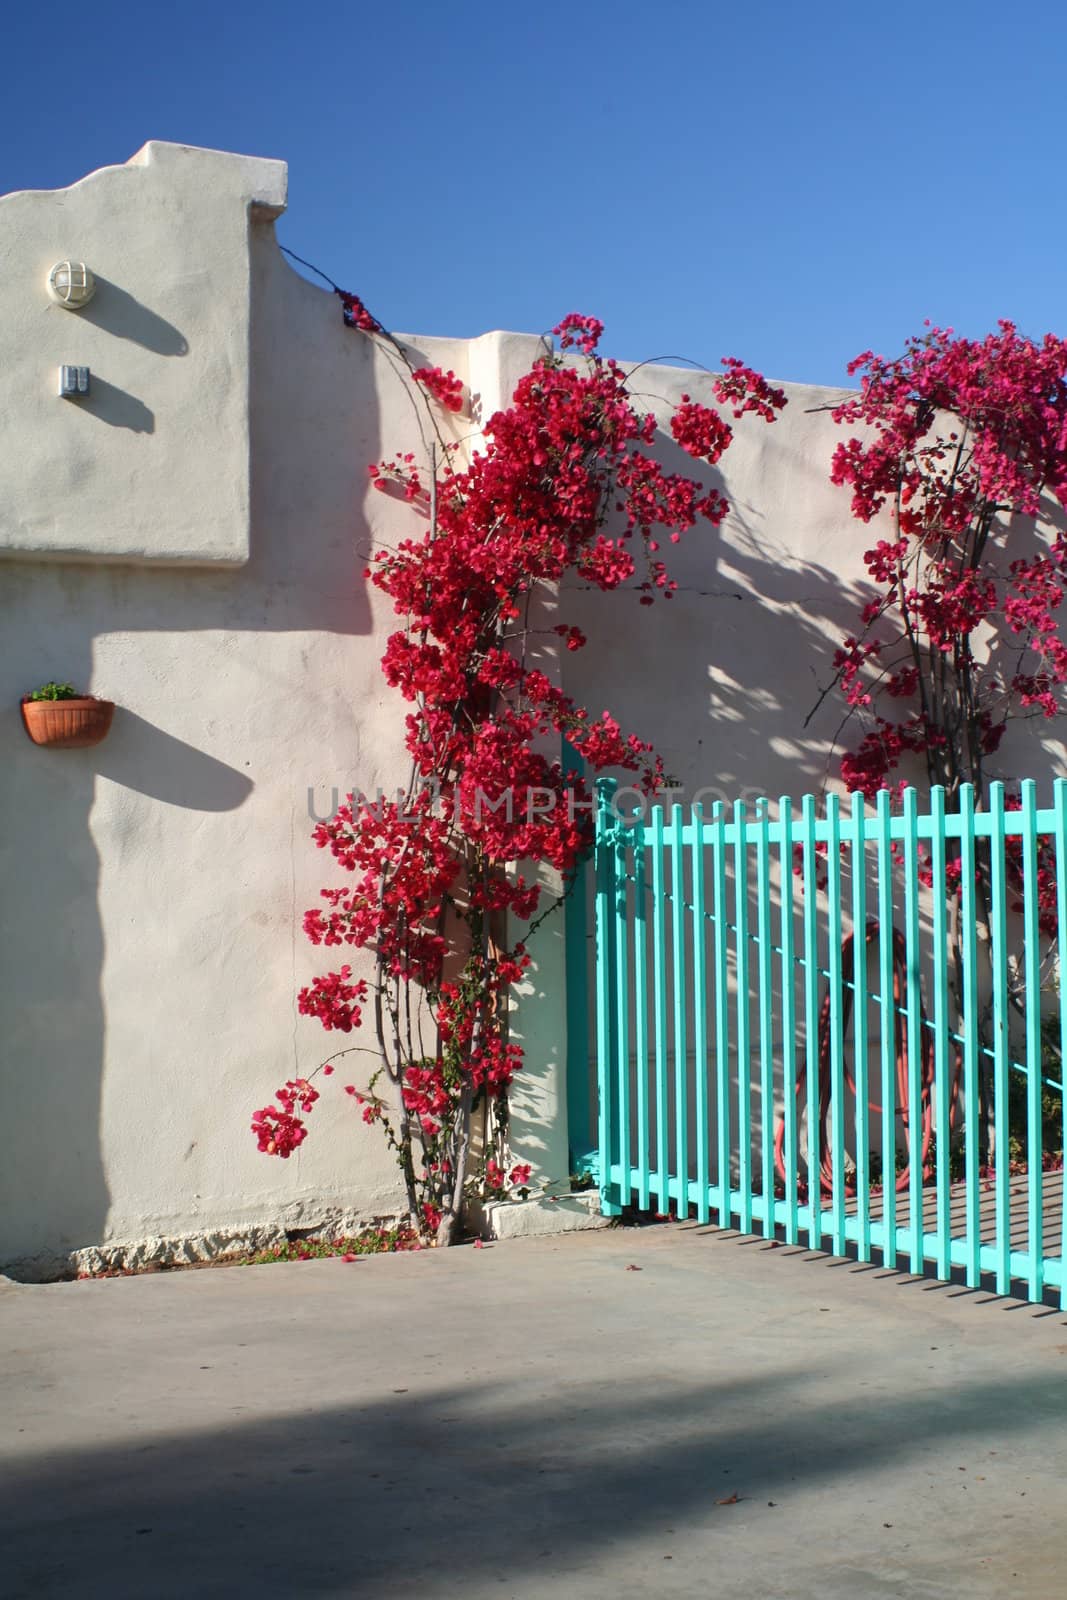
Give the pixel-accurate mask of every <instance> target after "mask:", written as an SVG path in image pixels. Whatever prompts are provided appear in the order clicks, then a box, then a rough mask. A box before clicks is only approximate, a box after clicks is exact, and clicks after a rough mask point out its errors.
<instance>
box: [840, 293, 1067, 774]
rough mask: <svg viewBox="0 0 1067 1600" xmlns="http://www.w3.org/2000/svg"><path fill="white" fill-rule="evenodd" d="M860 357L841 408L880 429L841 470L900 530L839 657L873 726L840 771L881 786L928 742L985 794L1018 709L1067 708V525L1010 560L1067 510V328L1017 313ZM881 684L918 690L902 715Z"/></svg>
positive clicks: (880, 549)
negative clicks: (1048, 501) (961, 333)
mask: <svg viewBox="0 0 1067 1600" xmlns="http://www.w3.org/2000/svg"><path fill="white" fill-rule="evenodd" d="M849 370H850V372H853V373H859V374H860V376H861V387H860V391H859V394H858V395H856V396H855V397H854V398H850V399H848V400H847V401H845V402H844V404H842V405H841V406H839V407H838V408H837V410H836V411H835V412H834V417H835V420H836V421H838V422H840V423H845V424H849V423H859V424H862V425H863V426H864V427H865V429H866V430H867V432H866V437H865V438H863V439H861V438H859V437H852V438H849V439H847V440H846V441H844V442H842V443H841V444H839V445H838V447H837V449H836V451H835V453H834V458H833V463H832V467H831V478H832V481H833V482H834V483H838V484H842V485H845V486H848V487H850V488H851V490H852V509H853V514H854V515H855V516H856V517H857V518H859V519H860V521H862V522H870V521H871V520H872V519H873V518H874V517H875V516H877V515H878V514H879V513H880V512H883V511H885V512H887V514H888V515H890V516H892V517H893V518H894V519H895V521H896V527H897V533H896V537H890V538H882V539H879V540H878V541H877V543H876V544H875V545H874V546H873V547H872V548H871V549H869V550H868V551H867V552H866V555H865V558H864V559H865V563H866V567H867V571H868V573H869V574H870V577H871V579H872V581H873V582H874V583H875V585H877V587H878V590H879V593H878V596H877V598H875V599H874V600H872V601H870V602H869V603H868V604H867V605H866V606H865V608H864V612H863V622H864V627H865V632H864V634H863V635H862V636H861V637H859V638H857V637H855V636H851V637H849V638H848V639H846V640H845V642H844V646H843V648H842V649H841V650H839V651H838V653H837V655H836V657H835V660H834V665H835V669H836V671H837V674H838V681H839V682H840V684H841V686H842V688H843V689H844V691H845V695H846V698H847V700H848V703H849V705H850V706H851V707H852V708H854V709H856V710H858V711H859V712H860V714H861V717H862V719H863V721H864V723H865V724H866V731H865V732H864V734H863V736H862V738H861V739H860V740H859V742H858V744H857V745H856V746H855V748H854V749H853V750H851V751H849V752H848V753H847V754H846V755H845V757H844V758H843V760H842V763H841V775H842V777H843V778H844V780H845V782H846V784H847V785H848V786H849V788H852V789H859V790H862V792H863V793H864V794H865V795H867V796H868V798H871V799H873V797H874V795H875V794H876V792H877V791H878V790H879V789H880V788H884V787H886V786H888V785H889V784H890V782H891V780H892V778H893V776H894V774H895V773H896V771H897V769H898V766H899V764H900V763H901V761H902V760H904V759H905V758H907V757H910V756H916V755H918V756H921V757H923V758H924V760H925V764H926V768H927V775H928V777H929V778H930V780H931V781H932V782H937V783H943V784H945V785H946V786H947V788H948V789H949V792H950V793H954V792H955V789H956V788H957V787H958V785H959V783H960V782H963V781H973V782H976V783H977V784H978V788H979V792H980V793H981V791H982V786H983V782H984V777H983V770H982V761H983V759H984V758H985V757H987V756H990V755H992V754H993V753H994V752H995V751H996V749H997V747H998V745H999V744H1000V741H1001V738H1002V737H1003V734H1004V730H1005V727H1006V725H1007V723H1008V721H1009V720H1010V719H1011V718H1012V717H1014V716H1018V715H1020V714H1027V713H1028V714H1031V715H1033V714H1040V715H1041V716H1044V717H1052V716H1055V715H1056V714H1057V712H1058V711H1059V709H1060V707H1061V691H1062V686H1063V685H1064V684H1067V645H1065V644H1064V642H1063V641H1062V640H1061V638H1060V636H1059V628H1058V613H1059V610H1060V608H1061V606H1062V603H1063V600H1064V594H1065V587H1064V564H1065V562H1067V536H1065V535H1064V534H1063V533H1062V532H1056V531H1053V532H1051V533H1048V534H1047V535H1046V536H1044V537H1042V538H1039V539H1037V540H1036V541H1034V544H1035V545H1036V548H1033V547H1032V548H1031V549H1029V550H1028V551H1027V552H1026V553H1024V554H1021V555H1019V556H1018V557H1016V558H1015V559H1012V560H1010V561H1009V560H1006V559H1005V556H1006V553H1007V551H1008V548H1009V546H1010V545H1015V546H1016V547H1017V546H1018V543H1019V540H1020V537H1021V536H1022V531H1023V530H1022V527H1021V520H1026V519H1029V520H1030V521H1031V522H1032V521H1033V519H1035V518H1037V517H1038V516H1039V515H1040V514H1041V513H1042V508H1043V496H1051V497H1053V498H1054V499H1055V500H1057V501H1058V502H1059V503H1060V505H1061V506H1067V341H1064V340H1060V339H1055V338H1053V337H1052V335H1048V336H1047V337H1046V338H1045V339H1044V340H1043V341H1042V342H1041V343H1040V344H1037V343H1035V342H1033V341H1032V340H1029V339H1025V338H1022V337H1021V336H1020V335H1019V334H1018V333H1017V331H1016V329H1015V328H1014V326H1013V325H1012V324H1011V323H1010V322H1002V323H1000V325H999V331H998V332H997V333H995V334H991V335H990V336H989V337H988V338H986V339H984V340H982V341H973V340H969V339H959V338H956V337H954V336H953V334H952V331H951V329H939V328H931V329H930V330H929V332H928V333H927V334H926V335H925V336H924V337H922V338H921V339H913V340H911V341H910V342H909V344H908V346H907V348H906V350H905V353H904V355H903V356H902V357H900V358H899V359H898V360H895V361H888V360H886V359H885V358H884V357H882V356H876V355H873V354H872V353H871V352H870V351H867V352H865V353H864V354H863V355H861V356H859V357H857V359H856V360H855V361H854V362H852V364H851V366H850V368H849ZM875 628H877V636H874V635H873V634H872V633H871V632H870V630H872V629H875ZM874 658H877V662H875V659H874ZM1009 661H1010V662H1011V663H1012V665H1011V666H1006V665H1004V664H1005V663H1007V662H1009ZM875 665H876V666H877V672H876V673H874V674H873V675H872V673H871V672H870V671H869V670H868V669H869V667H871V666H875ZM883 696H884V697H886V698H887V699H888V700H892V701H895V702H902V701H903V702H907V701H909V700H910V701H918V704H917V705H916V706H915V708H914V709H913V710H911V711H909V712H908V713H907V714H906V716H905V717H904V718H903V720H901V721H898V720H896V719H895V718H893V717H890V716H888V715H886V714H885V712H884V711H883V710H882V709H881V704H882V697H883Z"/></svg>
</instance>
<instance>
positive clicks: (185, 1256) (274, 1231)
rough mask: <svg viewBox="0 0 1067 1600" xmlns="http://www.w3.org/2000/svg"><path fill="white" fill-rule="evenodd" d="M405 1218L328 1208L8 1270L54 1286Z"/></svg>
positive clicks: (110, 1246) (120, 1244)
mask: <svg viewBox="0 0 1067 1600" xmlns="http://www.w3.org/2000/svg"><path fill="white" fill-rule="evenodd" d="M408 1220H409V1219H408V1218H407V1217H406V1216H368V1215H367V1214H366V1213H365V1212H360V1211H353V1210H331V1209H325V1210H323V1211H322V1212H321V1213H319V1214H318V1216H317V1217H316V1219H315V1220H314V1221H312V1220H311V1219H310V1218H309V1217H304V1218H301V1220H300V1222H299V1225H294V1222H293V1219H292V1218H289V1219H288V1220H286V1219H285V1218H280V1219H279V1220H278V1221H276V1222H271V1223H260V1224H255V1225H248V1224H245V1225H243V1226H240V1227H233V1228H214V1229H211V1230H209V1231H207V1232H204V1233H189V1234H183V1235H180V1236H174V1235H172V1236H162V1235H151V1234H150V1235H147V1236H146V1237H144V1238H141V1239H126V1240H120V1241H117V1242H109V1243H107V1244H96V1245H87V1246H85V1247H84V1248H83V1249H80V1250H71V1251H69V1252H68V1253H67V1254H65V1255H63V1254H49V1255H46V1254H41V1255H37V1256H31V1257H27V1258H25V1259H24V1260H20V1261H12V1262H9V1263H7V1264H6V1265H5V1266H4V1268H3V1271H4V1273H5V1274H6V1275H7V1276H8V1277H9V1278H11V1279H13V1280H14V1281H15V1282H17V1283H18V1282H21V1283H54V1282H55V1281H56V1280H57V1279H64V1278H77V1277H80V1276H82V1275H83V1274H86V1273H89V1274H92V1273H99V1272H109V1271H110V1272H114V1271H127V1272H138V1271H143V1270H144V1269H145V1268H147V1267H181V1266H195V1265H196V1264H197V1263H198V1262H205V1261H215V1260H217V1259H218V1258H219V1257H220V1256H228V1255H251V1254H254V1253H256V1252H258V1251H260V1250H269V1249H270V1248H271V1247H272V1246H273V1245H279V1244H285V1243H286V1242H287V1241H288V1240H292V1239H304V1238H326V1239H337V1238H341V1237H349V1236H351V1235H354V1234H358V1233H362V1232H363V1231H364V1230H365V1229H367V1228H372V1227H383V1228H393V1227H396V1226H397V1224H398V1223H401V1222H406V1221H408Z"/></svg>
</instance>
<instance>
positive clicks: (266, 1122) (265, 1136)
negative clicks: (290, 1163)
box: [252, 1078, 319, 1161]
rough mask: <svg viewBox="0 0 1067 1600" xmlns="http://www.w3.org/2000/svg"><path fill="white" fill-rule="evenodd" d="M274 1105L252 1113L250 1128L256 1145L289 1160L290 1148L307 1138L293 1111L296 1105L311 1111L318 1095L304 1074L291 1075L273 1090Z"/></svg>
mask: <svg viewBox="0 0 1067 1600" xmlns="http://www.w3.org/2000/svg"><path fill="white" fill-rule="evenodd" d="M274 1098H275V1099H276V1100H277V1102H278V1104H277V1105H276V1106H264V1107H263V1108H262V1110H260V1111H255V1112H253V1113H252V1132H253V1133H254V1134H255V1136H256V1144H257V1147H258V1148H259V1149H260V1150H262V1151H263V1152H264V1153H265V1154H266V1155H270V1156H281V1157H282V1158H283V1160H286V1161H287V1160H288V1159H289V1157H290V1156H291V1155H292V1153H293V1151H294V1150H295V1149H297V1147H298V1146H299V1145H301V1144H303V1142H304V1140H305V1139H306V1138H307V1128H306V1127H305V1125H304V1123H303V1122H302V1121H301V1119H300V1118H299V1117H298V1116H297V1115H296V1112H295V1109H294V1108H295V1107H296V1106H299V1107H300V1109H301V1110H302V1111H310V1110H311V1108H312V1106H313V1105H314V1104H315V1101H316V1100H317V1099H318V1098H319V1095H318V1090H317V1089H313V1088H312V1087H311V1084H310V1083H309V1082H308V1080H307V1079H306V1078H290V1080H289V1081H288V1083H286V1084H285V1085H284V1086H283V1087H282V1088H281V1089H278V1090H276V1091H275V1095H274Z"/></svg>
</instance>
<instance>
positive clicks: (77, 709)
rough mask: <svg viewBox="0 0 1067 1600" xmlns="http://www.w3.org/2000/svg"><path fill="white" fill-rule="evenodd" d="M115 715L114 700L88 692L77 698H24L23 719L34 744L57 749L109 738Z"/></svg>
mask: <svg viewBox="0 0 1067 1600" xmlns="http://www.w3.org/2000/svg"><path fill="white" fill-rule="evenodd" d="M114 715H115V704H114V701H112V700H96V699H94V698H93V696H92V695H85V696H83V697H80V698H79V699H77V700H23V702H22V721H23V723H24V724H25V727H26V732H27V733H28V734H29V736H30V738H31V739H32V740H33V742H34V744H43V745H50V746H51V747H52V749H53V750H85V749H87V748H88V747H89V746H90V745H94V744H99V743H100V742H101V740H102V739H106V738H107V731H108V729H109V728H110V726H111V719H112V717H113V716H114Z"/></svg>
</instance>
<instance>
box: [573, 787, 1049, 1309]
mask: <svg viewBox="0 0 1067 1600" xmlns="http://www.w3.org/2000/svg"><path fill="white" fill-rule="evenodd" d="M614 797H615V786H614V784H613V783H611V782H610V781H602V782H601V783H600V784H599V785H598V808H597V826H596V856H595V864H596V1024H597V1090H598V1127H597V1139H596V1142H597V1157H596V1163H595V1165H596V1170H597V1175H598V1182H599V1187H600V1194H601V1202H602V1206H603V1209H604V1210H605V1211H606V1212H607V1213H609V1214H618V1213H619V1212H621V1211H622V1210H623V1209H624V1208H626V1207H629V1206H636V1207H638V1208H641V1209H645V1210H649V1209H651V1210H655V1211H656V1212H658V1213H667V1212H673V1213H674V1214H676V1215H681V1216H695V1217H696V1218H697V1219H698V1220H699V1221H700V1222H708V1221H710V1220H711V1219H712V1218H713V1217H714V1219H715V1220H716V1221H717V1222H718V1223H719V1224H720V1225H721V1226H724V1227H733V1226H737V1227H738V1228H740V1230H741V1231H742V1232H746V1233H748V1232H753V1231H759V1232H762V1233H763V1234H764V1235H765V1236H767V1237H774V1236H776V1235H777V1236H779V1237H783V1238H784V1239H785V1240H786V1241H787V1242H789V1243H792V1244H796V1243H800V1242H802V1241H803V1242H805V1243H806V1244H807V1245H809V1246H810V1247H811V1248H813V1249H829V1250H831V1251H832V1252H833V1253H834V1254H836V1255H841V1254H845V1253H846V1250H847V1249H849V1248H852V1249H854V1250H855V1252H856V1253H857V1254H858V1256H859V1259H860V1260H861V1261H870V1260H871V1259H872V1256H873V1253H874V1252H877V1253H878V1255H879V1257H880V1258H881V1260H882V1261H883V1262H885V1263H886V1264H887V1265H889V1266H904V1265H906V1267H907V1269H908V1270H909V1271H910V1272H912V1273H919V1272H922V1271H923V1270H924V1267H925V1266H926V1265H927V1264H929V1265H931V1266H932V1267H933V1270H934V1273H935V1274H936V1276H938V1277H940V1278H943V1279H947V1278H949V1277H950V1276H951V1275H952V1272H953V1270H954V1269H960V1270H961V1272H962V1274H963V1275H964V1277H965V1280H966V1282H967V1283H968V1284H969V1285H971V1286H972V1287H977V1286H979V1284H980V1283H981V1281H982V1276H983V1274H991V1275H993V1278H994V1279H995V1284H996V1289H997V1292H998V1293H1000V1294H1008V1293H1010V1292H1013V1286H1021V1288H1022V1290H1023V1292H1024V1293H1025V1295H1026V1296H1027V1298H1029V1299H1030V1300H1033V1301H1040V1300H1042V1299H1043V1298H1044V1297H1045V1296H1046V1294H1047V1293H1049V1292H1051V1291H1053V1290H1058V1292H1059V1297H1060V1301H1061V1304H1064V1305H1067V1278H1065V1274H1064V1259H1065V1254H1067V1252H1065V1246H1067V1189H1065V1182H1064V1173H1063V1170H1062V1151H1063V1149H1064V1110H1063V1107H1064V1098H1063V1087H1062V1082H1063V1075H1062V1068H1061V1064H1060V1063H1061V1061H1062V1060H1064V1059H1067V997H1065V996H1062V995H1061V994H1060V993H1059V991H1058V989H1057V986H1056V985H1057V980H1058V973H1059V972H1064V973H1067V782H1065V781H1063V780H1060V781H1057V782H1056V784H1055V785H1054V803H1053V805H1052V807H1051V808H1049V809H1039V808H1038V806H1037V797H1036V788H1035V785H1034V784H1033V783H1032V782H1029V781H1028V782H1025V783H1023V785H1022V788H1021V803H1019V804H1018V806H1017V808H1015V807H1009V805H1008V803H1007V802H1006V797H1005V792H1004V789H1003V786H1002V785H1000V784H994V785H992V787H991V791H990V799H989V806H988V809H986V810H982V811H978V810H976V808H975V802H974V795H973V792H972V791H971V789H970V788H969V787H964V788H963V789H962V791H961V793H960V795H959V799H958V804H957V805H956V807H955V808H954V809H953V810H951V811H947V810H946V805H945V796H944V793H943V791H941V790H939V789H934V790H933V791H932V793H931V796H930V799H929V803H928V804H925V805H924V807H923V809H922V810H920V801H919V797H918V795H917V794H916V792H915V791H914V790H905V791H904V794H903V802H902V814H901V815H891V814H890V796H889V794H888V793H887V792H886V793H882V794H880V795H879V797H878V803H877V806H876V807H875V808H874V809H873V810H872V809H870V808H869V807H867V806H866V805H865V803H864V800H863V797H862V796H860V795H852V796H850V797H849V798H848V800H847V801H845V802H842V801H841V800H840V799H839V798H838V797H837V796H835V795H830V796H829V797H828V798H827V800H826V803H825V807H824V809H823V814H822V815H816V802H815V800H814V798H813V797H812V796H811V795H805V796H804V797H803V799H802V800H801V802H800V806H799V808H795V807H794V805H793V803H792V801H791V800H790V799H788V798H783V799H782V800H781V801H780V802H779V804H778V807H777V813H776V815H775V816H774V817H773V818H772V816H771V808H770V805H769V803H768V802H766V801H760V802H757V804H756V806H755V808H754V811H753V813H752V814H751V815H750V814H748V813H747V811H746V807H745V806H744V804H743V803H741V802H738V803H737V804H736V805H734V806H733V808H732V811H730V812H729V813H728V812H727V808H726V807H725V806H724V805H722V804H716V805H715V806H713V807H712V810H711V814H710V816H709V817H707V818H706V817H705V816H704V813H703V811H702V809H701V807H700V806H693V807H691V808H689V809H687V810H685V811H683V808H682V807H681V806H678V805H675V806H673V807H672V808H671V809H670V811H669V813H668V812H665V811H664V809H663V808H662V807H659V806H656V807H653V808H652V810H651V812H650V813H649V815H648V817H647V819H645V818H642V817H640V816H635V817H630V818H626V817H623V816H621V815H620V814H618V812H617V809H616V807H615V798H614Z"/></svg>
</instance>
